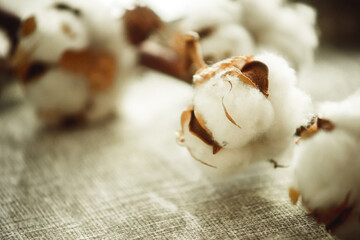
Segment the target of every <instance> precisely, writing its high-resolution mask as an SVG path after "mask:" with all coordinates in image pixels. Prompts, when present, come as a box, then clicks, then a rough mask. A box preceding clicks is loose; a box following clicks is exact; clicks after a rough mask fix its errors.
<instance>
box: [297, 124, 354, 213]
mask: <svg viewBox="0 0 360 240" xmlns="http://www.w3.org/2000/svg"><path fill="white" fill-rule="evenodd" d="M359 154H360V151H359V150H358V142H357V139H356V138H354V137H352V136H350V135H349V134H347V133H346V132H344V131H342V130H340V129H335V130H333V131H332V132H319V133H318V134H316V135H315V136H314V137H312V138H311V139H309V140H304V141H301V142H300V143H299V146H298V147H297V150H296V154H295V155H294V156H295V160H294V164H295V168H294V169H295V170H294V177H295V179H296V183H297V184H296V186H297V189H298V191H299V192H301V194H302V197H303V200H304V202H306V203H307V204H306V205H307V207H309V208H310V209H317V208H329V207H332V206H338V205H340V204H341V203H342V202H343V201H344V200H345V198H346V195H347V194H349V193H351V195H353V196H351V198H354V197H355V196H356V195H357V194H358V191H359V190H360V189H357V188H354V187H355V185H356V184H357V183H358V180H360V179H359V178H358V177H357V175H358V171H359V169H360V162H359V161H358V157H359ZM354 159H357V160H354Z"/></svg>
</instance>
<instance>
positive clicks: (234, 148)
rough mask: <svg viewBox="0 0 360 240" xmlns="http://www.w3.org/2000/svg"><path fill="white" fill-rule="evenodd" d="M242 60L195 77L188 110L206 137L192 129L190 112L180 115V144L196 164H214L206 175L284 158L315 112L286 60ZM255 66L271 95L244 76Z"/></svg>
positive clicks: (271, 56) (265, 56) (268, 57)
mask: <svg viewBox="0 0 360 240" xmlns="http://www.w3.org/2000/svg"><path fill="white" fill-rule="evenodd" d="M239 59H242V58H241V57H237V58H230V59H226V60H224V61H221V62H218V63H216V64H214V65H212V66H210V67H204V68H203V69H201V70H199V71H198V72H197V73H196V74H195V75H194V78H193V80H194V85H195V87H194V98H193V102H192V105H191V106H190V110H193V114H194V115H193V119H195V120H197V121H198V122H199V124H200V125H201V124H202V125H201V126H202V128H203V129H205V131H206V132H208V135H206V134H204V130H203V131H202V132H201V131H200V132H199V131H198V130H196V129H197V128H196V127H195V130H193V127H191V126H192V125H191V124H190V120H189V116H190V115H189V114H185V113H186V112H185V113H184V114H183V116H182V131H180V132H179V136H178V140H179V142H180V143H181V144H182V145H184V146H186V147H187V148H188V149H189V151H190V153H191V155H192V156H193V157H194V158H195V159H196V160H198V161H200V162H202V163H204V165H211V166H212V167H210V168H211V170H209V169H208V171H207V172H209V173H210V174H211V175H213V176H214V175H216V176H220V177H221V176H223V177H228V176H230V175H231V174H235V173H237V172H238V171H239V170H241V169H242V168H244V167H245V166H246V165H247V164H249V163H252V162H256V161H260V160H270V159H273V158H275V159H276V158H278V157H280V156H281V155H283V154H285V152H287V151H288V150H289V149H290V148H291V146H292V145H293V144H294V141H295V140H294V133H295V130H296V128H297V127H298V126H299V124H304V123H306V122H307V118H308V117H309V112H310V111H311V107H310V106H311V101H310V98H309V97H308V96H307V95H306V94H304V93H303V92H301V91H300V90H299V89H298V88H297V87H296V86H295V84H296V77H295V73H294V70H292V69H291V68H290V67H289V65H288V64H287V62H286V61H285V60H284V59H282V58H281V57H279V56H276V55H274V54H263V55H259V56H255V57H254V58H251V57H243V60H242V61H241V60H240V61H239ZM254 62H255V63H258V62H260V65H261V66H262V67H261V68H263V69H268V82H269V86H268V89H267V91H266V90H265V91H262V90H261V88H260V87H256V86H253V85H251V84H249V83H247V80H246V79H245V80H243V77H241V74H248V72H247V70H246V68H245V67H244V66H249V65H251V63H254ZM247 64H249V65H247ZM255 65H256V64H255ZM258 65H259V64H258ZM240 69H241V71H240ZM261 71H265V70H258V69H257V70H254V72H253V74H254V75H255V76H263V75H261V73H259V72H261ZM239 74H240V75H239ZM259 74H260V75H259ZM254 75H251V74H250V75H248V76H254ZM254 81H258V80H256V78H255V79H254ZM260 83H261V81H260ZM184 116H187V118H186V119H188V121H185V122H184ZM195 120H193V122H196V121H195ZM204 136H205V137H204ZM204 139H205V140H204ZM209 139H210V140H209ZM204 167H205V168H209V167H207V166H204Z"/></svg>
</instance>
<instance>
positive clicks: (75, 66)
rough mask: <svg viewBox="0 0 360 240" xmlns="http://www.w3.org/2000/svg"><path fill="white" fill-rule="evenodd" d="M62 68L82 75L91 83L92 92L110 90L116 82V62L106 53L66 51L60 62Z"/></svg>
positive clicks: (87, 50)
mask: <svg viewBox="0 0 360 240" xmlns="http://www.w3.org/2000/svg"><path fill="white" fill-rule="evenodd" d="M59 65H60V67H62V68H64V69H66V70H68V71H71V72H74V73H77V74H80V75H82V76H84V77H86V79H87V80H88V81H89V86H90V88H91V89H92V90H95V91H101V90H105V89H108V88H109V87H110V86H111V84H112V83H113V81H114V77H115V70H116V69H115V68H116V61H115V58H114V57H113V56H112V55H111V54H109V53H106V52H99V51H95V50H89V49H86V50H82V51H71V50H69V51H66V52H65V53H64V54H63V56H62V57H61V59H60V61H59Z"/></svg>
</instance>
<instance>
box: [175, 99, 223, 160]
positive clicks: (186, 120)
mask: <svg viewBox="0 0 360 240" xmlns="http://www.w3.org/2000/svg"><path fill="white" fill-rule="evenodd" d="M196 115H197V117H196ZM196 115H195V111H194V108H193V107H192V106H191V107H189V108H188V109H187V110H186V111H184V112H183V113H182V115H181V126H182V129H183V130H182V131H184V129H185V128H186V127H188V128H189V131H190V132H191V133H192V134H194V135H195V136H196V137H198V138H200V139H201V140H202V141H203V142H204V143H206V144H207V145H210V146H212V148H213V154H216V153H218V152H219V151H220V150H221V148H222V147H221V146H220V145H219V144H218V143H217V142H216V141H215V140H214V139H213V136H212V133H211V132H210V130H208V129H207V128H206V127H205V122H204V121H203V119H202V118H201V116H200V115H199V114H196ZM186 124H188V126H186Z"/></svg>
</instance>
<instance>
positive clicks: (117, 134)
mask: <svg viewBox="0 0 360 240" xmlns="http://www.w3.org/2000/svg"><path fill="white" fill-rule="evenodd" d="M359 67H360V52H354V51H353V52H339V51H334V50H326V49H325V50H324V49H322V50H321V51H320V54H319V55H318V56H317V60H316V64H315V66H314V67H313V68H311V69H310V70H309V71H307V72H306V73H304V74H303V75H302V76H301V79H300V86H301V87H302V88H303V89H304V90H306V91H307V92H308V93H310V94H311V95H312V97H313V99H314V101H322V100H325V99H327V100H341V99H343V98H345V97H346V96H347V95H349V94H351V93H352V92H354V91H355V90H357V89H359V87H360V80H359V79H360V78H359V77H360V74H359V69H360V68H359ZM136 79H137V80H136ZM136 79H134V81H133V83H132V84H131V85H130V86H129V88H128V90H127V91H126V94H125V96H124V97H123V99H122V100H121V101H120V105H119V106H120V107H119V114H118V116H115V117H113V118H111V119H109V120H107V121H105V122H102V123H101V124H97V125H93V126H88V127H82V128H77V129H66V130H64V129H63V130H56V129H48V128H44V127H42V126H41V124H39V123H38V122H37V119H36V117H35V116H34V114H33V111H32V109H31V107H30V106H29V105H28V103H27V102H25V101H23V99H22V97H21V96H19V95H18V94H16V91H15V90H14V88H10V89H7V91H4V92H2V93H1V99H0V239H333V237H332V236H330V235H329V234H327V233H326V232H325V230H324V227H323V226H319V225H317V224H316V222H315V221H314V220H312V219H311V218H310V217H309V216H307V214H306V212H305V211H303V210H302V209H300V208H299V207H296V206H292V205H291V203H290V201H289V198H288V194H287V187H288V184H289V181H290V171H289V168H277V169H274V168H273V167H272V165H271V164H270V163H268V162H263V163H258V164H255V165H252V166H250V167H249V168H247V169H245V170H244V171H242V172H241V173H239V174H238V175H237V176H236V177H235V179H232V180H231V181H227V182H212V181H210V180H207V179H206V178H204V177H203V176H202V175H201V174H200V173H199V171H198V170H197V168H196V164H199V163H197V162H195V161H193V160H192V159H191V157H190V155H189V154H188V152H187V151H186V149H185V148H182V147H180V146H178V145H177V144H176V142H175V135H174V131H175V130H176V129H179V128H180V122H179V121H180V120H179V118H180V114H181V111H182V110H183V109H184V108H186V106H187V104H188V103H189V101H190V99H191V96H192V92H191V91H192V90H191V87H190V86H189V85H187V84H185V83H183V82H180V81H178V80H176V79H173V78H171V77H167V76H164V75H161V74H158V73H154V72H143V73H142V74H141V76H138V78H136ZM282 164H284V165H289V162H284V163H282Z"/></svg>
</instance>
